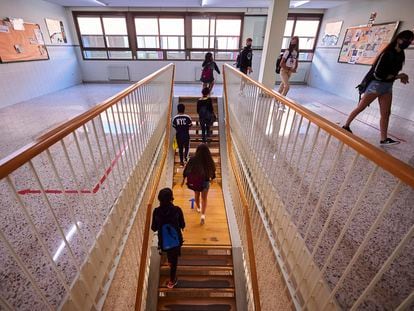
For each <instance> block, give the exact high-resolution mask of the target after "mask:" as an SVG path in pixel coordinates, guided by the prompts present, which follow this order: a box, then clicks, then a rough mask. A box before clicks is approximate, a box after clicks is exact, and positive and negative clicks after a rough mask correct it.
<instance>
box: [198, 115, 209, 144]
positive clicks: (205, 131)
mask: <svg viewBox="0 0 414 311" xmlns="http://www.w3.org/2000/svg"><path fill="white" fill-rule="evenodd" d="M200 125H201V137H202V139H203V142H206V141H207V137H208V136H210V123H209V122H207V121H205V120H201V121H200Z"/></svg>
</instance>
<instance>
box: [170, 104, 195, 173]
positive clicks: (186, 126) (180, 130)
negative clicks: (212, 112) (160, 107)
mask: <svg viewBox="0 0 414 311" xmlns="http://www.w3.org/2000/svg"><path fill="white" fill-rule="evenodd" d="M177 111H178V114H177V115H176V116H175V117H174V118H173V120H172V126H173V128H175V131H176V133H175V138H176V140H177V145H178V154H179V155H180V165H181V166H184V162H187V161H188V151H189V150H190V127H191V126H192V125H193V121H192V120H191V118H190V116H189V115H186V114H184V112H185V106H184V105H183V104H178V106H177Z"/></svg>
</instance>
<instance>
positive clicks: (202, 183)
mask: <svg viewBox="0 0 414 311" xmlns="http://www.w3.org/2000/svg"><path fill="white" fill-rule="evenodd" d="M214 178H216V165H215V163H214V161H213V158H212V156H211V153H210V149H208V147H207V145H206V144H200V145H199V146H198V147H197V150H196V152H195V155H194V156H193V157H191V158H190V160H189V161H188V163H187V165H186V167H185V169H184V172H183V182H182V183H181V186H182V185H184V182H185V180H186V179H187V186H188V187H189V188H190V189H191V190H193V191H194V197H195V203H196V207H197V212H199V213H200V212H201V218H200V224H201V225H204V222H205V220H206V216H205V215H206V210H207V195H208V190H209V189H210V181H211V180H213V179H214ZM200 195H201V208H200Z"/></svg>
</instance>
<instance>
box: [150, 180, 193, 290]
mask: <svg viewBox="0 0 414 311" xmlns="http://www.w3.org/2000/svg"><path fill="white" fill-rule="evenodd" d="M158 200H159V201H160V206H159V207H157V208H155V209H154V212H153V214H152V224H151V230H152V231H154V232H158V249H160V250H161V251H162V252H166V253H167V259H168V264H169V266H170V280H169V281H168V283H167V287H168V288H174V286H176V285H177V264H178V257H179V256H181V246H182V245H183V235H182V232H181V230H183V229H184V228H185V222H184V215H183V212H182V210H181V208H179V207H178V206H174V204H173V200H174V198H173V192H172V190H171V189H170V188H164V189H161V190H160V192H159V193H158Z"/></svg>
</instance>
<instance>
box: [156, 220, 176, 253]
mask: <svg viewBox="0 0 414 311" xmlns="http://www.w3.org/2000/svg"><path fill="white" fill-rule="evenodd" d="M159 233H161V250H162V251H168V250H170V249H172V248H174V247H178V246H180V245H181V243H180V235H179V233H178V232H177V228H176V227H174V226H173V225H172V224H163V225H162V226H161V230H160V231H159Z"/></svg>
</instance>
